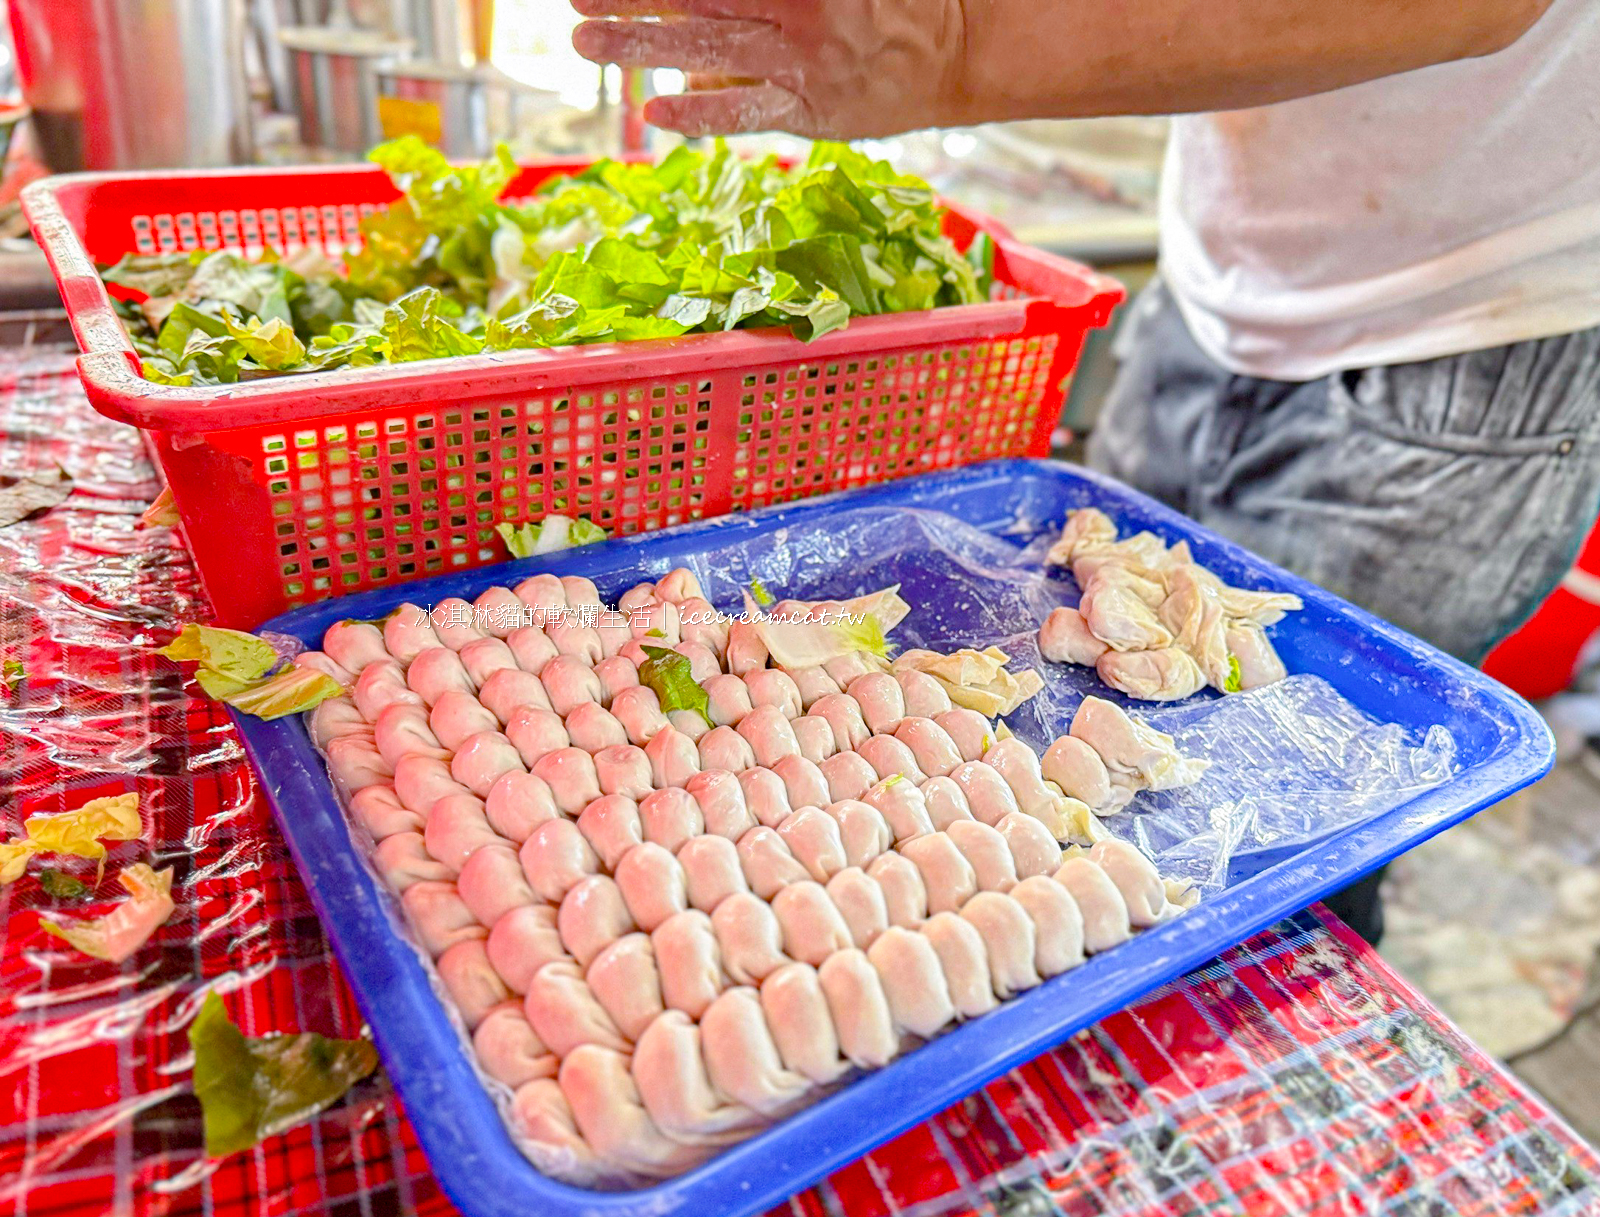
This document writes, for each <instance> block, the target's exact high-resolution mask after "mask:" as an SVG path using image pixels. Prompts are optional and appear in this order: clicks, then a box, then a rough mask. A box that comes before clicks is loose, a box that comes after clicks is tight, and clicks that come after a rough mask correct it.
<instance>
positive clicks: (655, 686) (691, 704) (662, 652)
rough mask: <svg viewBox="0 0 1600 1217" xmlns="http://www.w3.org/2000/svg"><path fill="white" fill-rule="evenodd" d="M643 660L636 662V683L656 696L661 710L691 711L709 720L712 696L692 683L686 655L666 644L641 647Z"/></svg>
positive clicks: (692, 677)
mask: <svg viewBox="0 0 1600 1217" xmlns="http://www.w3.org/2000/svg"><path fill="white" fill-rule="evenodd" d="M644 653H645V661H644V663H642V664H640V665H639V683H640V684H642V685H644V686H645V687H646V688H647V689H649V690H650V691H651V692H653V693H654V694H655V695H656V700H657V701H659V702H660V703H661V712H662V713H663V714H667V713H670V712H671V711H673V710H692V711H694V712H695V713H696V714H698V715H700V717H701V718H703V719H705V720H706V722H707V723H708V724H710V725H712V726H715V724H714V723H712V722H711V697H710V695H709V694H708V693H707V692H706V691H705V690H704V689H702V688H701V687H700V686H699V685H698V684H696V683H695V679H694V674H693V672H692V670H691V668H690V665H689V657H688V656H687V655H683V654H680V653H679V652H677V651H674V650H670V649H669V648H667V647H653V646H646V647H644Z"/></svg>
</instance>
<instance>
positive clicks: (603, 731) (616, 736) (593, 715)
mask: <svg viewBox="0 0 1600 1217" xmlns="http://www.w3.org/2000/svg"><path fill="white" fill-rule="evenodd" d="M565 725H566V728H567V738H568V739H570V740H571V741H572V746H573V747H574V748H582V749H583V750H584V751H585V752H589V753H594V752H599V751H600V750H601V749H603V748H615V747H621V746H624V745H626V744H627V742H628V732H627V730H626V729H624V727H623V725H622V723H621V722H620V721H618V720H617V718H616V717H615V716H614V715H613V714H612V713H611V712H610V711H609V710H607V709H606V708H605V707H604V706H602V705H601V704H600V703H599V702H597V701H591V702H585V703H584V704H583V705H581V706H579V707H578V708H577V709H575V710H574V711H573V712H572V713H571V714H569V715H567V717H566V719H565Z"/></svg>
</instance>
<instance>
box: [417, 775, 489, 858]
mask: <svg viewBox="0 0 1600 1217" xmlns="http://www.w3.org/2000/svg"><path fill="white" fill-rule="evenodd" d="M422 839H423V840H424V841H426V842H427V845H428V852H429V853H430V854H432V855H433V856H434V857H435V858H437V859H439V861H441V862H443V863H444V864H445V865H446V866H448V867H449V868H450V869H451V870H452V871H457V872H459V871H460V870H461V868H462V867H463V866H465V865H466V862H467V859H468V858H470V857H471V856H472V855H473V854H474V853H476V852H477V851H478V850H480V849H483V848H485V847H486V846H490V845H504V844H506V842H505V840H504V839H503V838H502V837H501V836H500V835H499V834H498V833H497V832H495V830H494V829H493V828H491V827H490V826H489V819H488V817H487V816H485V815H484V814H483V802H482V800H480V799H476V798H474V797H473V796H472V795H470V794H447V795H445V796H444V798H442V799H440V800H439V801H438V802H436V803H435V804H434V805H433V810H432V811H430V812H428V824H427V827H426V828H424V829H423V830H422Z"/></svg>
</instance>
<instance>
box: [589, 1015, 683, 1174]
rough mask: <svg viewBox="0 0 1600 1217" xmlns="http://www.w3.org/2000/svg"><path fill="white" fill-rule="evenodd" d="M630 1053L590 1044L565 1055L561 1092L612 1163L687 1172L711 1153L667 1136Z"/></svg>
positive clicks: (656, 1171) (640, 1170) (644, 1169)
mask: <svg viewBox="0 0 1600 1217" xmlns="http://www.w3.org/2000/svg"><path fill="white" fill-rule="evenodd" d="M628 1064H629V1058H628V1056H627V1055H626V1054H625V1053H624V1052H620V1051H614V1050H612V1049H609V1048H603V1047H600V1046H599V1045H596V1044H585V1045H584V1046H583V1047H581V1048H579V1049H577V1050H576V1051H574V1052H573V1053H572V1054H571V1055H569V1056H564V1057H562V1059H561V1074H560V1078H559V1080H560V1083H561V1093H562V1094H563V1095H565V1096H566V1099H567V1104H568V1106H570V1107H571V1108H572V1118H573V1120H574V1121H575V1122H576V1123H577V1125H578V1127H579V1128H580V1129H581V1130H582V1131H583V1137H584V1140H586V1141H588V1142H589V1144H590V1145H591V1146H592V1147H593V1148H594V1152H595V1153H596V1154H597V1155H599V1156H600V1157H601V1158H602V1159H604V1160H605V1161H606V1162H609V1163H611V1164H612V1165H614V1166H617V1167H619V1168H621V1169H622V1170H626V1171H632V1172H633V1173H634V1174H638V1175H645V1176H647V1177H650V1178H661V1179H664V1178H667V1177H669V1176H672V1175H677V1174H681V1173H682V1172H684V1171H686V1170H688V1169H689V1168H690V1167H691V1166H695V1165H698V1164H699V1163H701V1162H703V1161H705V1159H706V1158H707V1157H709V1156H710V1154H711V1150H710V1149H709V1148H708V1147H704V1146H692V1145H683V1144H681V1143H679V1142H677V1141H674V1140H672V1139H671V1138H670V1137H667V1136H666V1135H665V1134H663V1133H662V1131H661V1130H660V1129H659V1128H657V1127H656V1126H655V1123H654V1122H653V1121H652V1120H651V1119H650V1113H649V1112H647V1111H646V1110H645V1108H644V1102H643V1100H642V1099H641V1098H640V1097H639V1088H638V1086H637V1085H635V1084H634V1080H633V1075H632V1074H631V1073H629V1072H628Z"/></svg>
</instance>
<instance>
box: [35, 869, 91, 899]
mask: <svg viewBox="0 0 1600 1217" xmlns="http://www.w3.org/2000/svg"><path fill="white" fill-rule="evenodd" d="M39 886H40V887H41V888H43V889H44V891H45V894H46V895H48V896H53V897H55V898H56V899H57V900H82V899H84V898H85V897H86V896H89V895H91V894H92V892H91V889H90V887H89V885H88V884H87V883H85V882H84V881H83V880H82V879H80V878H78V877H77V876H76V875H69V874H67V873H66V872H65V871H59V870H57V869H56V868H55V867H53V866H47V867H45V868H44V869H43V870H42V871H40V872H39Z"/></svg>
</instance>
